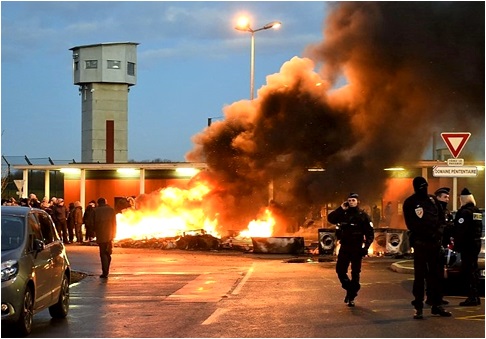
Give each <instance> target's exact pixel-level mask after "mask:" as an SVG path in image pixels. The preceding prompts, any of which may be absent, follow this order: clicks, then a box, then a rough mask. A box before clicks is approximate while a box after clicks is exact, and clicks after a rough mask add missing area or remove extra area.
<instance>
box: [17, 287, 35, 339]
mask: <svg viewBox="0 0 486 339" xmlns="http://www.w3.org/2000/svg"><path fill="white" fill-rule="evenodd" d="M19 311H20V315H19V320H17V323H16V328H17V330H18V331H19V334H20V335H22V336H27V335H29V334H30V332H31V331H32V322H33V320H34V295H33V294H32V289H31V288H30V287H27V289H26V290H25V293H24V302H23V304H22V308H21V309H20V310H19Z"/></svg>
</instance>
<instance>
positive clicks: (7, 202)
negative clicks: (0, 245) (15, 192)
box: [2, 193, 96, 244]
mask: <svg viewBox="0 0 486 339" xmlns="http://www.w3.org/2000/svg"><path fill="white" fill-rule="evenodd" d="M2 206H26V207H32V208H40V209H43V210H44V211H46V212H47V213H48V214H49V215H50V216H51V218H52V220H53V221H54V224H55V225H56V229H57V233H58V234H59V237H60V238H61V240H62V241H63V242H64V243H65V244H71V243H74V242H77V243H83V242H91V241H94V240H95V231H94V225H93V220H92V213H93V211H94V208H95V207H96V201H94V200H91V201H90V202H89V203H88V206H86V210H85V211H84V212H83V207H82V206H81V202H79V201H74V202H71V203H69V204H68V206H66V205H65V202H64V199H63V198H56V197H52V198H51V199H49V198H48V197H44V198H43V199H42V201H39V199H37V196H36V195H35V194H34V193H31V194H30V195H29V197H28V198H20V199H19V200H18V201H17V200H16V199H15V198H13V197H12V198H10V199H2ZM83 225H84V240H83Z"/></svg>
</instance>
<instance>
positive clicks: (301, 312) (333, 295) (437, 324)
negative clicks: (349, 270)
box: [2, 245, 485, 338]
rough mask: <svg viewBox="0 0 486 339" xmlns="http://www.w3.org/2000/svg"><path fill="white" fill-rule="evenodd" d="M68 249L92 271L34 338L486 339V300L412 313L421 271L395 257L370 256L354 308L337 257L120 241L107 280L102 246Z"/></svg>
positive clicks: (39, 322)
mask: <svg viewBox="0 0 486 339" xmlns="http://www.w3.org/2000/svg"><path fill="white" fill-rule="evenodd" d="M68 255H69V258H70V261H71V265H72V267H73V269H74V270H77V271H81V272H85V273H87V274H88V276H87V277H86V278H84V279H82V280H81V281H80V282H78V283H75V284H73V285H72V286H71V294H70V296H71V308H70V313H69V315H68V317H67V318H66V319H64V320H62V321H54V320H52V319H51V318H50V316H49V313H48V312H47V311H43V312H41V313H39V314H37V315H36V316H35V317H34V328H33V332H32V334H31V335H30V337H32V338H47V337H48V338H60V337H62V338H69V337H71V338H96V337H117V338H121V337H123V338H132V337H136V338H174V337H178V338H180V337H183V338H195V337H204V338H219V337H225V338H231V337H241V338H243V337H247V338H250V337H251V338H256V337H258V338H266V337H278V338H310V337H320V338H323V337H327V338H333V337H336V338H353V337H367V338H404V337H406V338H409V337H441V338H458V337H468V338H474V337H476V338H484V337H485V318H484V299H482V301H483V303H482V305H481V306H477V307H467V308H466V307H459V306H458V304H459V302H460V301H462V300H463V299H464V298H463V297H453V296H448V297H447V299H448V300H450V302H451V304H450V306H449V307H448V310H450V311H451V312H452V313H453V317H452V318H440V317H436V316H431V315H430V312H429V311H428V310H425V311H424V315H425V319H423V320H414V319H412V315H413V308H412V306H411V305H410V301H411V299H412V296H411V288H412V279H413V276H412V275H411V274H409V273H407V272H406V271H404V272H401V273H400V272H396V271H393V270H392V269H391V267H392V265H393V264H394V263H396V262H397V261H400V260H395V259H389V258H365V260H364V263H363V270H362V280H361V283H362V284H361V285H362V287H361V291H360V292H359V296H358V298H357V299H356V307H354V308H350V307H347V306H346V305H345V304H344V302H343V298H344V291H343V290H342V288H341V286H340V284H339V282H338V280H337V277H336V273H335V271H334V269H335V262H334V261H333V260H334V258H332V257H330V258H327V259H326V258H322V257H321V261H318V260H317V259H318V258H311V257H299V258H296V257H293V256H290V255H258V254H250V253H242V252H229V251H228V252H196V251H182V250H149V249H128V248H118V247H116V248H115V249H114V254H113V261H112V269H111V274H110V277H109V278H108V279H107V280H103V279H100V278H99V277H98V276H99V274H100V264H99V257H98V248H97V247H96V246H76V245H69V246H68ZM289 261H290V262H289ZM5 336H9V333H8V329H5V328H2V337H5Z"/></svg>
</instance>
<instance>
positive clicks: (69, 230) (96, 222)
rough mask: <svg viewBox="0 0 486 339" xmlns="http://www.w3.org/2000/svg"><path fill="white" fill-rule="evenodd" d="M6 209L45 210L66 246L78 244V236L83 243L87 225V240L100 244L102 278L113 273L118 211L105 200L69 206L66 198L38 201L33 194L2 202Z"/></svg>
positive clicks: (75, 203) (45, 198) (76, 203)
mask: <svg viewBox="0 0 486 339" xmlns="http://www.w3.org/2000/svg"><path fill="white" fill-rule="evenodd" d="M2 205H5V206H29V207H32V208H40V209H43V210H45V211H46V212H47V213H48V214H49V215H50V216H51V218H52V220H53V222H54V224H55V226H56V229H57V233H58V234H59V237H60V238H61V240H62V241H63V243H65V244H70V243H73V242H74V237H76V241H77V242H78V243H82V242H83V232H82V225H83V224H84V226H85V241H90V242H91V241H94V240H95V241H96V243H97V244H98V246H99V253H100V259H101V270H102V273H101V275H100V278H107V277H108V274H109V272H110V264H111V254H112V252H113V240H114V239H115V236H116V212H115V209H114V208H113V207H111V206H110V205H108V204H107V201H106V199H105V198H99V199H98V200H97V201H94V200H91V201H90V202H89V203H88V206H86V210H85V211H84V213H83V208H82V206H81V203H80V202H79V201H75V202H74V203H70V204H69V207H66V206H65V202H64V199H63V198H56V197H52V198H51V199H50V200H49V198H48V197H44V198H43V199H42V201H39V200H38V199H37V196H36V195H35V194H33V193H31V194H30V195H29V198H23V199H20V202H19V203H17V201H16V200H15V199H14V198H11V199H6V200H5V201H2Z"/></svg>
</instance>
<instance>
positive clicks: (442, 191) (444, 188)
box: [434, 187, 451, 195]
mask: <svg viewBox="0 0 486 339" xmlns="http://www.w3.org/2000/svg"><path fill="white" fill-rule="evenodd" d="M450 191H451V189H450V188H449V187H441V188H439V189H438V190H437V191H435V193H434V194H435V195H440V194H442V193H445V194H449V192H450Z"/></svg>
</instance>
